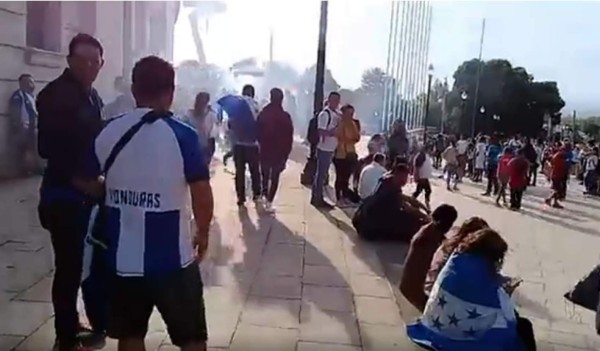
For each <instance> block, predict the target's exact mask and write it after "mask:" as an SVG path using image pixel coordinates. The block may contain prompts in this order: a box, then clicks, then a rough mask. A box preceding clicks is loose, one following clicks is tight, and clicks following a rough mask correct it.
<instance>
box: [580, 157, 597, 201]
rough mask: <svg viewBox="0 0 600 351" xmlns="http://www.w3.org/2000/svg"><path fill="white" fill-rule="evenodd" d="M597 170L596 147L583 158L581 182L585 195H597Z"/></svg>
mask: <svg viewBox="0 0 600 351" xmlns="http://www.w3.org/2000/svg"><path fill="white" fill-rule="evenodd" d="M598 169H600V168H599V166H598V147H597V146H594V147H593V148H592V152H591V153H589V154H588V155H587V157H586V158H585V165H584V176H583V180H584V185H585V194H586V195H598V190H599V189H598Z"/></svg>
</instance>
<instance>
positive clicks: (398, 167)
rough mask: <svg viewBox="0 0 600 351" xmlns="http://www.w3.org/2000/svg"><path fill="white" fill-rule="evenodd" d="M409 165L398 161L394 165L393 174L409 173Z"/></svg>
mask: <svg viewBox="0 0 600 351" xmlns="http://www.w3.org/2000/svg"><path fill="white" fill-rule="evenodd" d="M408 171H409V170H408V165H407V164H405V163H396V164H395V165H394V166H393V167H392V174H394V175H396V174H405V173H406V174H407V173H408Z"/></svg>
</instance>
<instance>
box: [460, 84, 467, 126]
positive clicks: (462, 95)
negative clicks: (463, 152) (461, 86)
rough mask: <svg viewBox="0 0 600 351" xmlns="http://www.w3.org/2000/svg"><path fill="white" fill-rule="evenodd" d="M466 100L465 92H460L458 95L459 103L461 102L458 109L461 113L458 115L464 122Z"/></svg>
mask: <svg viewBox="0 0 600 351" xmlns="http://www.w3.org/2000/svg"><path fill="white" fill-rule="evenodd" d="M468 98H469V94H467V92H466V91H464V90H463V92H462V93H460V101H461V104H460V109H461V111H460V112H461V113H460V115H461V121H464V120H465V112H466V111H465V110H466V109H465V106H466V104H467V99H468ZM459 125H460V124H459ZM461 134H462V133H461Z"/></svg>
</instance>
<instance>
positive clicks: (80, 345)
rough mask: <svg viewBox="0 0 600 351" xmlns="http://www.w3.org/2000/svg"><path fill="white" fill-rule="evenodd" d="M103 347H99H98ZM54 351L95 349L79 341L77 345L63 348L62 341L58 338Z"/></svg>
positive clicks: (91, 350)
mask: <svg viewBox="0 0 600 351" xmlns="http://www.w3.org/2000/svg"><path fill="white" fill-rule="evenodd" d="M102 347H104V346H102ZM102 347H99V348H98V349H100V348H102ZM52 351H93V349H92V348H90V347H88V346H83V345H82V344H80V343H77V344H76V345H73V346H70V347H63V348H61V345H60V341H58V340H56V341H54V346H52Z"/></svg>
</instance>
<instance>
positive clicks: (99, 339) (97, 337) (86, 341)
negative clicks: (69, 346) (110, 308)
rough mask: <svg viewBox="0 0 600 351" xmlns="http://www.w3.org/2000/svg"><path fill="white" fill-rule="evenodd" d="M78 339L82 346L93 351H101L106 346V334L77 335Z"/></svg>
mask: <svg viewBox="0 0 600 351" xmlns="http://www.w3.org/2000/svg"><path fill="white" fill-rule="evenodd" d="M77 339H78V340H79V342H80V343H81V345H83V346H85V347H88V348H90V349H93V350H100V349H102V348H104V346H106V334H105V333H98V332H93V331H92V332H91V333H83V334H79V335H77Z"/></svg>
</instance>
